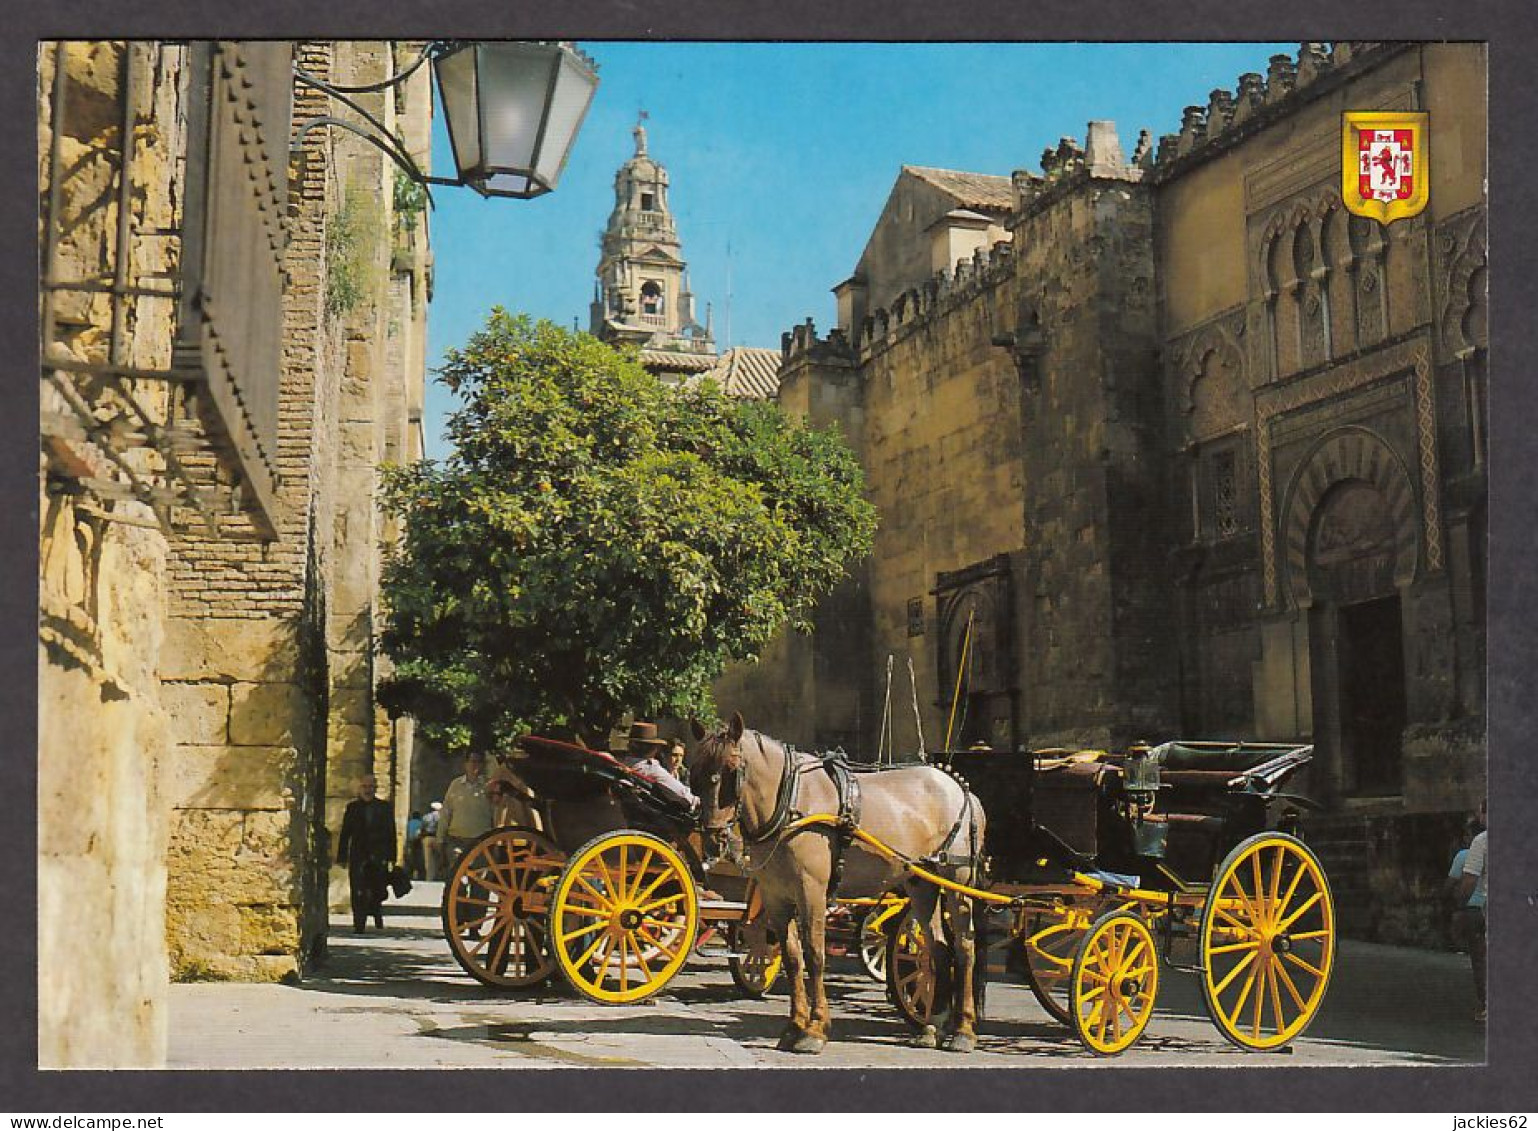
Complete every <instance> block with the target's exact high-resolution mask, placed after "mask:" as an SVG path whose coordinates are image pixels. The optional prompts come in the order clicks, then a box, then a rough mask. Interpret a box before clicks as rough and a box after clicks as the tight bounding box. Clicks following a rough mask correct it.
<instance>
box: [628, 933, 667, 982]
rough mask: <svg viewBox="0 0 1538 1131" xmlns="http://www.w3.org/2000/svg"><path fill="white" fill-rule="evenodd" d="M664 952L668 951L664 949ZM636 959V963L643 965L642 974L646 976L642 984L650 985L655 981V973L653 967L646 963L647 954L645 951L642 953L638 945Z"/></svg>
mask: <svg viewBox="0 0 1538 1131" xmlns="http://www.w3.org/2000/svg"><path fill="white" fill-rule="evenodd" d="M636 933H637V934H639V933H640V932H639V931H637V932H636ZM663 953H664V954H665V953H667V952H666V951H664V952H663ZM635 960H636V963H637V964H638V965H639V966H640V967H641V974H642V976H643V978H644V981H643V982H642V984H643V985H650V984H651V982H652V981H653V977H654V976H653V974H652V968H651V967H650V966H648V965H647V964H646V955H645V954H644V953H642V951H641V948H640V947H636V948H635Z"/></svg>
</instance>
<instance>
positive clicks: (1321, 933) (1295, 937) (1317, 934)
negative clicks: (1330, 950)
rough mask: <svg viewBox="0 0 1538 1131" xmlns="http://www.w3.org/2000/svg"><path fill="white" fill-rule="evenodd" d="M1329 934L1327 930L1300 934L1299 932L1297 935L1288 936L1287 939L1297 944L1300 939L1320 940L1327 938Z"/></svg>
mask: <svg viewBox="0 0 1538 1131" xmlns="http://www.w3.org/2000/svg"><path fill="white" fill-rule="evenodd" d="M1329 934H1330V932H1329V931H1328V930H1322V931H1302V932H1300V933H1298V934H1293V935H1288V936H1287V937H1288V938H1290V939H1291V940H1292V941H1293V942H1298V941H1299V940H1301V939H1322V938H1327V937H1328V936H1329Z"/></svg>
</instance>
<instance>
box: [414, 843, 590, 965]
mask: <svg viewBox="0 0 1538 1131" xmlns="http://www.w3.org/2000/svg"><path fill="white" fill-rule="evenodd" d="M565 862H566V857H565V856H564V855H563V854H562V852H561V850H560V849H558V848H557V847H556V846H555V845H554V844H553V843H552V842H551V841H550V840H549V838H547V837H546V836H544V834H542V833H539V832H536V831H535V830H533V829H525V828H520V827H517V826H512V827H509V828H502V829H493V830H492V831H491V832H489V833H486V834H485V835H484V836H482V837H481V838H480V839H479V840H477V841H476V842H475V843H474V844H472V845H471V846H470V847H469V848H468V849H467V850H466V851H465V853H464V855H462V856H461V857H460V858H459V860H458V861H457V862H456V863H455V865H454V870H453V872H452V873H451V874H450V875H449V878H448V880H447V882H446V883H445V884H444V885H443V906H442V919H443V934H444V937H445V938H447V939H448V942H449V949H450V950H451V951H452V952H453V955H454V960H455V961H456V962H458V963H459V965H460V967H461V968H463V969H464V971H465V973H467V974H469V975H470V976H471V977H472V978H474V979H475V980H476V981H478V982H480V983H481V984H482V985H486V986H494V987H496V988H497V989H521V988H523V987H526V986H533V985H538V984H539V983H540V982H543V981H544V980H545V979H546V978H548V977H549V976H550V973H551V971H552V970H554V969H555V959H554V958H553V957H552V956H551V954H550V946H549V932H548V923H549V911H550V892H551V889H552V888H554V887H555V880H556V876H557V875H559V874H560V870H561V866H562V865H563V864H564V863H565Z"/></svg>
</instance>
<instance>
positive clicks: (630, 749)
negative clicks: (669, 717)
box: [619, 723, 699, 808]
mask: <svg viewBox="0 0 1538 1131" xmlns="http://www.w3.org/2000/svg"><path fill="white" fill-rule="evenodd" d="M670 746H671V744H670V743H669V742H668V741H667V740H666V739H664V738H659V737H658V735H657V724H656V723H634V724H632V725H631V727H630V736H629V738H628V740H627V741H626V743H625V752H624V753H623V754H621V755H620V756H619V758H620V761H622V762H624V763H625V765H626V766H627V767H629V769H630V772H631V773H633V774H635V775H636V776H637V777H642V778H645V779H646V780H647V781H649V782H655V783H656V784H657V785H660V786H662V788H663V789H665V790H667V791H668V792H669V793H671V794H673V795H674V796H675V797H677V798H678V799H679V800H681V801H684V802H685V803H687V804H688V805H689V806H690V807H691V808H692V807H693V806H695V805H698V804H699V799H698V798H697V797H695V796H694V792H693V791H692V790H691V789H690V788H689V787H688V786H686V785H685V784H684V783H683V782H681V781H679V780H678V779H677V778H676V777H674V776H673V773H672V771H671V770H669V769H668V768H667V766H666V765H664V764H663V759H664V758H666V757H667V756H668V750H669V747H670Z"/></svg>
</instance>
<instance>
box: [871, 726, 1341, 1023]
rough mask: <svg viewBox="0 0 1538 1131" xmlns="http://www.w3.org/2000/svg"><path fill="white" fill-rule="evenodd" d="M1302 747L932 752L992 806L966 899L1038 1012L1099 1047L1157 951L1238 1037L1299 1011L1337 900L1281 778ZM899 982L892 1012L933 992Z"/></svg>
mask: <svg viewBox="0 0 1538 1131" xmlns="http://www.w3.org/2000/svg"><path fill="white" fill-rule="evenodd" d="M1311 757H1312V747H1309V746H1300V745H1281V744H1272V743H1212V742H1170V743H1165V744H1164V745H1161V746H1158V747H1155V748H1152V749H1148V748H1146V747H1142V746H1134V747H1132V748H1130V749H1129V750H1128V751H1127V752H1126V753H1124V754H1120V755H1110V754H1105V753H1101V752H1086V753H1074V752H1068V751H1045V752H1038V753H1037V754H1035V755H1033V756H1028V755H1022V754H1013V753H1001V752H992V751H961V752H956V753H952V754H946V755H942V756H940V757H938V758H937V759H936V761H937V763H938V764H940V765H943V766H944V767H945V768H947V769H949V770H950V771H951V772H953V773H956V774H957V775H958V776H959V777H960V778H961V779H962V780H964V781H965V782H967V783H968V785H969V787H970V788H971V789H972V790H973V791H974V792H975V793H976V794H977V795H978V797H979V798H980V799H981V800H982V802H983V805H984V807H985V809H986V810H987V812H988V813H989V814H990V816H991V818H992V819H991V823H990V825H989V829H988V836H987V841H986V851H987V854H988V868H987V880H986V882H985V884H984V888H985V889H986V890H984V891H982V892H979V893H978V894H977V898H978V899H979V900H980V901H981V902H983V903H984V904H985V905H986V906H988V907H989V908H990V909H992V911H993V913H994V915H995V916H999V917H1002V918H1004V919H1005V922H1006V927H1005V931H1004V938H1005V939H1006V940H1007V943H1008V945H1010V946H1012V947H1018V949H1017V950H1016V951H1015V952H1014V953H1013V954H1012V955H1011V956H1010V958H1011V959H1013V960H1014V961H1015V962H1018V963H1019V965H1020V966H1022V967H1023V973H1024V974H1025V976H1026V978H1027V980H1028V982H1029V984H1030V986H1031V989H1032V991H1033V992H1034V993H1035V995H1036V997H1037V999H1038V1000H1039V1001H1040V1003H1041V1005H1042V1007H1043V1008H1044V1009H1045V1010H1046V1011H1047V1012H1048V1013H1049V1014H1051V1015H1052V1016H1053V1017H1055V1018H1056V1019H1057V1020H1059V1021H1061V1022H1063V1023H1064V1024H1067V1025H1069V1026H1071V1027H1072V1028H1073V1030H1074V1032H1075V1033H1076V1035H1077V1036H1078V1037H1079V1039H1080V1040H1081V1041H1082V1042H1083V1043H1084V1045H1085V1046H1086V1047H1087V1048H1089V1049H1090V1050H1092V1051H1094V1052H1096V1053H1101V1054H1110V1053H1117V1052H1121V1051H1123V1050H1124V1049H1126V1048H1129V1047H1130V1046H1131V1045H1132V1044H1133V1042H1135V1041H1136V1040H1137V1038H1138V1037H1139V1036H1140V1035H1141V1034H1142V1032H1143V1030H1144V1028H1145V1027H1146V1025H1147V1023H1148V1020H1149V1017H1150V1016H1151V1014H1152V1011H1153V1005H1154V998H1155V995H1156V993H1157V989H1158V979H1159V967H1160V966H1161V965H1163V966H1164V967H1166V968H1170V969H1178V970H1185V971H1189V972H1193V973H1196V974H1197V975H1198V976H1199V977H1200V979H1201V986H1202V992H1203V997H1204V1000H1205V1002H1206V1006H1207V1011H1208V1014H1209V1016H1210V1017H1211V1019H1212V1021H1213V1023H1214V1024H1215V1025H1216V1026H1217V1028H1218V1029H1219V1031H1221V1032H1222V1034H1223V1035H1224V1036H1225V1037H1226V1038H1228V1039H1229V1040H1230V1041H1232V1042H1233V1043H1235V1044H1237V1045H1239V1046H1241V1047H1243V1048H1248V1049H1271V1048H1278V1047H1280V1046H1282V1045H1285V1044H1287V1043H1288V1042H1289V1041H1291V1040H1293V1039H1295V1038H1296V1037H1297V1036H1298V1035H1299V1034H1301V1033H1302V1032H1303V1030H1304V1029H1305V1028H1307V1026H1308V1025H1309V1023H1310V1022H1311V1021H1312V1020H1313V1018H1314V1017H1315V1015H1316V1014H1317V1012H1318V1009H1319V1006H1320V1004H1321V1003H1322V1001H1323V998H1324V993H1325V990H1326V988H1327V985H1328V982H1329V976H1330V970H1331V966H1332V964H1333V960H1334V954H1335V916H1334V907H1333V903H1332V900H1331V895H1330V889H1329V884H1328V881H1327V880H1326V877H1325V873H1324V869H1323V867H1322V866H1321V865H1320V863H1319V860H1318V858H1317V857H1316V856H1315V855H1314V854H1313V852H1312V851H1311V850H1310V849H1309V848H1308V847H1307V846H1306V845H1305V844H1304V843H1303V842H1302V841H1301V840H1300V839H1298V838H1297V836H1295V835H1292V834H1293V832H1295V831H1296V827H1297V817H1298V809H1297V806H1298V805H1300V804H1307V803H1306V802H1305V801H1304V800H1303V799H1302V798H1298V797H1294V796H1291V795H1288V794H1284V793H1282V792H1281V787H1282V785H1283V784H1284V783H1285V782H1286V781H1287V779H1288V778H1290V777H1291V776H1292V775H1293V774H1295V773H1296V772H1298V771H1299V770H1301V769H1302V768H1303V767H1304V766H1306V765H1307V764H1308V762H1309V761H1310V759H1311ZM898 943H899V940H897V939H894V940H893V946H894V948H899V947H898ZM899 949H900V948H899ZM906 949H907V950H909V951H911V950H912V949H914V948H913V946H912V945H911V944H910V945H908V946H907V948H906ZM1182 949H1184V950H1187V951H1189V952H1190V953H1188V954H1186V955H1183V956H1182V955H1181V954H1180V953H1179V952H1180V951H1181V950H1182ZM1182 958H1183V959H1184V960H1183V961H1182V960H1181V959H1182ZM907 961H908V964H909V965H910V966H914V965H915V962H914V960H913V959H912V958H911V957H910V958H908V959H907ZM1010 964H1011V963H1009V962H1006V966H1008V965H1010ZM920 965H921V964H920ZM931 965H932V966H935V967H936V968H939V969H941V970H942V971H943V969H944V966H943V963H942V964H931ZM918 988H919V989H920V990H923V989H924V987H923V986H922V984H920V986H919V987H918ZM942 989H943V987H942ZM914 996H915V997H916V999H917V1000H916V1001H915V1002H914V1003H913V1004H912V1005H911V1006H910V1005H908V1004H907V1003H903V1002H901V1001H900V1004H903V1005H904V1012H905V1013H914V1012H918V1011H919V1010H921V1009H922V1003H923V1002H924V1001H926V1000H943V997H944V994H943V992H936V991H934V990H932V989H931V990H929V991H928V992H927V993H925V992H920V993H918V994H916V995H914Z"/></svg>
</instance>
